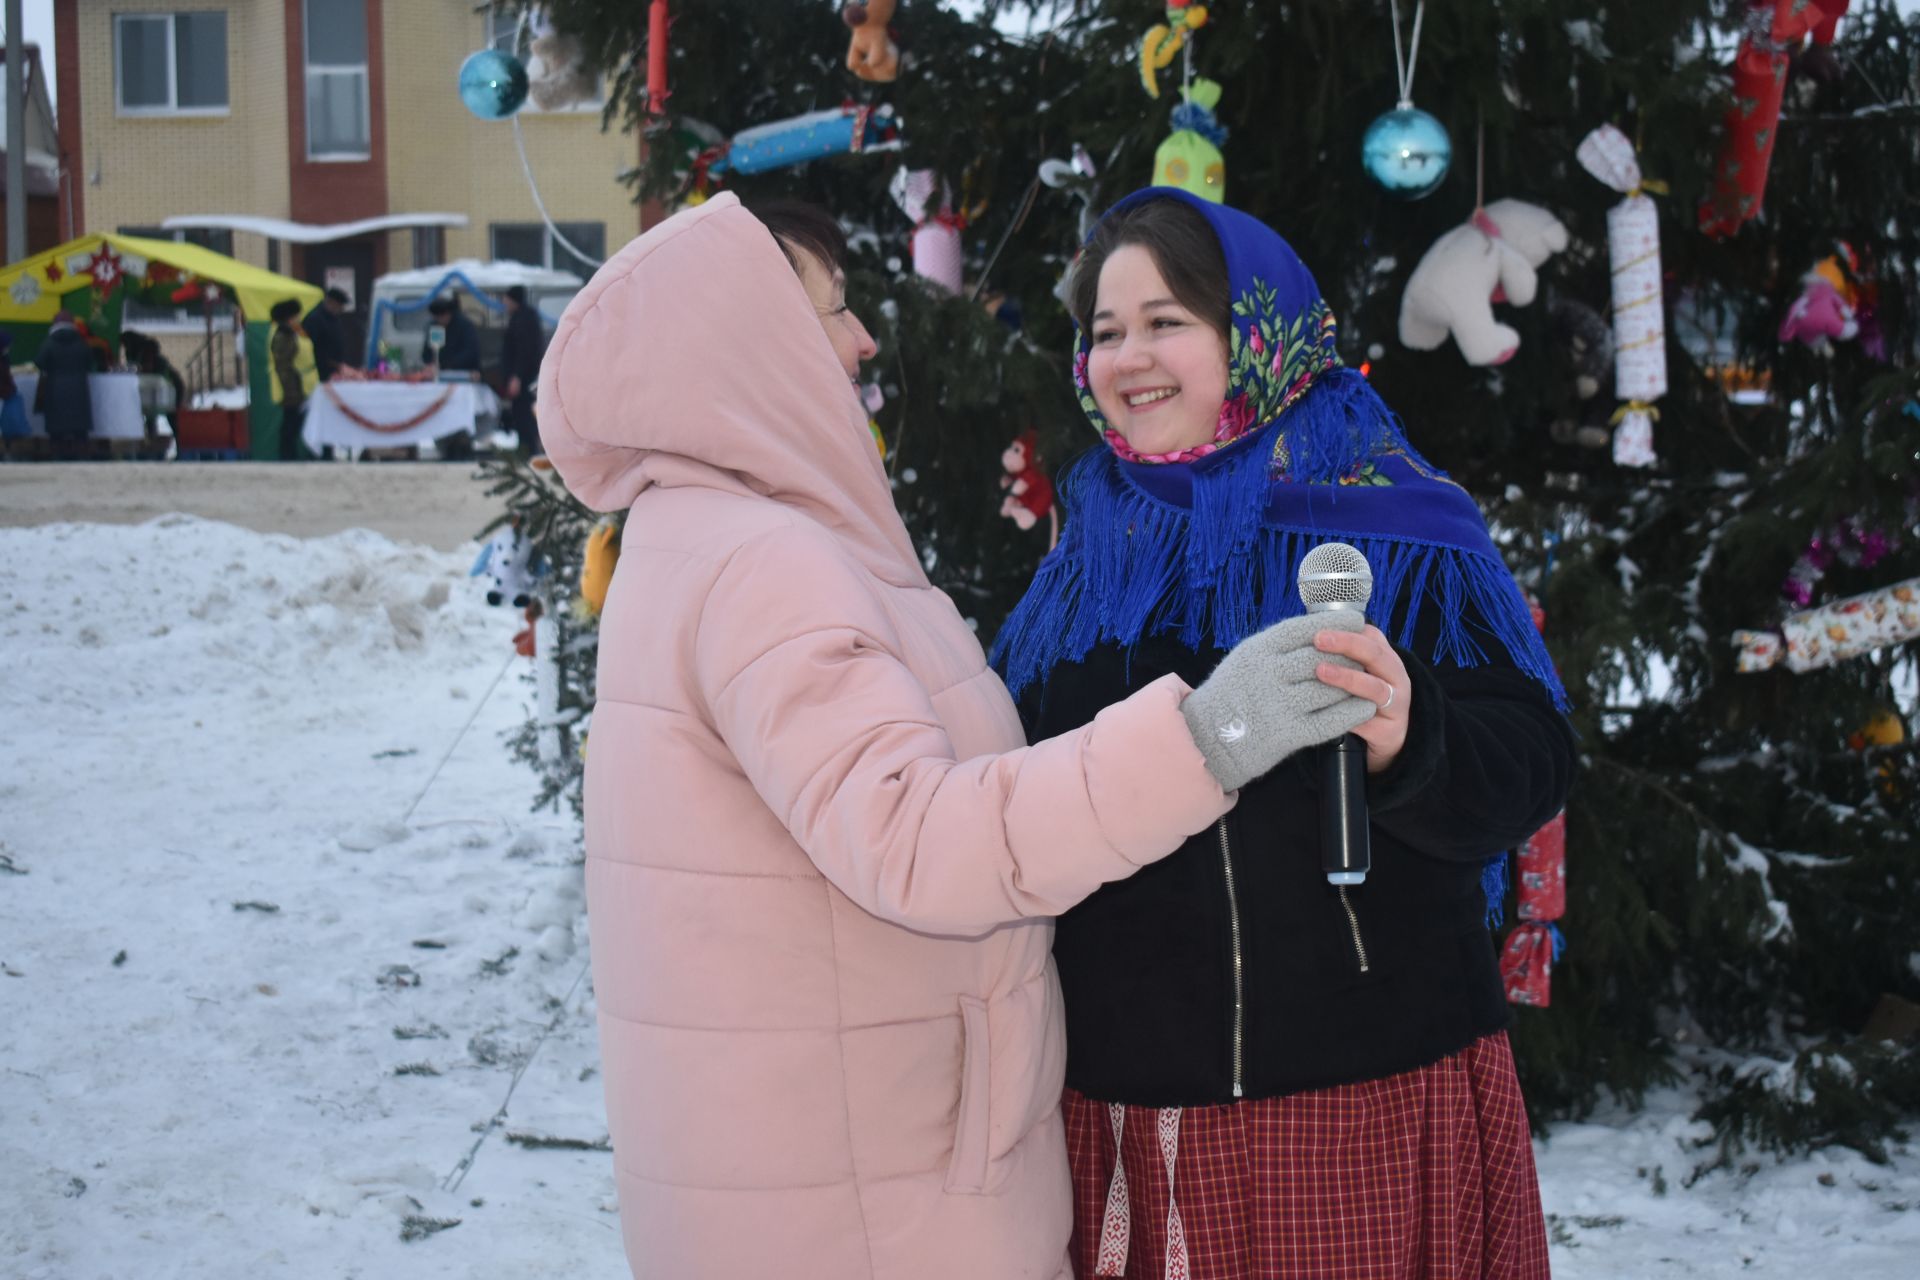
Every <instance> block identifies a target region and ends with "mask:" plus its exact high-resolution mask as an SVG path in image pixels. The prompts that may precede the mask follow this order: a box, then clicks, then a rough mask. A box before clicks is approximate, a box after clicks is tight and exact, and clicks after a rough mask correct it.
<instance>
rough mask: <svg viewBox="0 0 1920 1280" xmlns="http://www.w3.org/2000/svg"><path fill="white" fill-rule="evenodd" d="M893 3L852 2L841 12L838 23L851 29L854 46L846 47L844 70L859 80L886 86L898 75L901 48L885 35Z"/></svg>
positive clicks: (876, 0)
mask: <svg viewBox="0 0 1920 1280" xmlns="http://www.w3.org/2000/svg"><path fill="white" fill-rule="evenodd" d="M893 8H894V0H866V2H865V3H864V4H863V3H860V0H852V3H849V4H848V5H847V6H846V7H845V8H843V9H842V10H840V17H841V19H842V20H843V21H844V22H845V23H846V24H847V25H848V26H849V27H851V28H853V43H852V44H850V45H849V46H847V70H849V71H851V72H853V74H855V75H857V76H859V77H860V78H861V79H862V80H870V81H872V82H874V83H876V84H885V83H886V82H888V81H890V80H893V79H895V78H896V77H898V76H899V74H900V46H898V45H896V44H895V43H894V42H893V38H892V37H891V36H890V35H888V34H887V24H888V23H889V22H892V21H893Z"/></svg>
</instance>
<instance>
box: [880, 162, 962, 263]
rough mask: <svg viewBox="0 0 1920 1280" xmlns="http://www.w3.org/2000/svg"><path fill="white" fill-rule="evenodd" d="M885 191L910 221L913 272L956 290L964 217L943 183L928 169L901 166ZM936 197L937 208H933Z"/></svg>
mask: <svg viewBox="0 0 1920 1280" xmlns="http://www.w3.org/2000/svg"><path fill="white" fill-rule="evenodd" d="M887 193H888V194H889V195H891V196H892V197H893V202H894V203H895V204H897V205H899V206H900V212H902V213H904V214H906V215H907V218H908V219H909V220H910V221H911V222H912V223H913V240H912V241H911V248H912V252H913V272H914V274H915V275H917V276H920V277H922V278H923V279H926V280H931V281H932V282H933V283H934V284H937V285H939V286H940V287H941V288H942V289H945V290H946V291H947V292H948V293H959V292H960V289H961V286H962V283H963V281H962V276H963V274H964V256H965V255H964V252H963V250H962V246H961V243H960V231H961V228H963V227H964V226H966V219H965V218H964V217H963V216H961V215H960V214H957V213H955V212H953V210H952V208H951V207H950V206H949V202H948V199H947V191H946V185H945V184H944V183H942V182H941V181H940V179H939V178H938V177H937V176H935V174H934V172H933V170H931V169H906V168H903V169H901V170H900V171H899V172H898V173H896V174H894V175H893V181H892V182H889V183H888V184H887ZM936 199H938V201H939V208H938V209H937V210H935V209H934V207H933V205H934V201H935V200H936Z"/></svg>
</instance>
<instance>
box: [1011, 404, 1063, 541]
mask: <svg viewBox="0 0 1920 1280" xmlns="http://www.w3.org/2000/svg"><path fill="white" fill-rule="evenodd" d="M1039 451H1040V436H1039V433H1038V432H1036V431H1034V430H1033V429H1032V428H1031V427H1029V428H1028V429H1027V430H1025V431H1022V432H1021V433H1020V435H1019V436H1018V438H1016V439H1015V440H1014V442H1013V443H1012V444H1010V445H1008V446H1007V450H1006V452H1005V453H1003V454H1001V455H1000V465H1001V466H1003V467H1005V468H1006V470H1007V474H1005V475H1003V476H1001V477H1000V487H1001V488H1002V489H1005V490H1006V491H1007V496H1006V497H1005V498H1004V499H1003V500H1002V501H1001V503H1000V514H1001V515H1003V516H1005V517H1007V519H1009V520H1011V521H1013V522H1014V523H1015V524H1016V525H1019V526H1020V527H1021V528H1022V529H1031V528H1033V526H1034V525H1036V524H1038V523H1039V522H1040V521H1041V520H1042V519H1049V520H1051V519H1053V518H1054V511H1053V481H1051V480H1049V479H1048V478H1047V473H1046V472H1044V471H1042V470H1041V469H1040V452H1039Z"/></svg>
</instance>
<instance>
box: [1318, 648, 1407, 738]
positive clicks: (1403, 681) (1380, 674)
mask: <svg viewBox="0 0 1920 1280" xmlns="http://www.w3.org/2000/svg"><path fill="white" fill-rule="evenodd" d="M1313 643H1314V647H1315V648H1316V649H1318V650H1320V652H1322V653H1337V654H1339V655H1340V656H1341V657H1343V658H1350V659H1352V660H1353V661H1355V662H1357V663H1359V664H1360V666H1361V668H1362V669H1361V670H1359V671H1353V670H1350V669H1348V668H1346V667H1342V666H1337V665H1335V664H1334V663H1331V662H1323V663H1321V664H1320V666H1319V669H1318V671H1317V672H1316V673H1315V674H1317V675H1318V676H1319V677H1320V679H1321V681H1322V682H1323V683H1325V684H1330V685H1332V686H1333V687H1334V688H1336V689H1341V690H1344V691H1345V692H1347V693H1351V694H1354V695H1356V696H1358V697H1362V698H1366V699H1367V700H1368V701H1370V702H1372V703H1373V704H1374V705H1376V706H1377V707H1379V708H1380V709H1379V711H1377V712H1375V713H1374V715H1373V718H1372V719H1370V720H1368V721H1367V722H1366V723H1365V724H1363V725H1361V726H1359V727H1358V728H1356V729H1354V730H1353V733H1354V735H1355V736H1356V737H1358V738H1359V739H1360V740H1361V741H1363V742H1365V743H1366V744H1367V772H1368V773H1379V772H1380V771H1381V770H1383V769H1385V768H1386V767H1387V766H1388V765H1390V764H1392V763H1393V762H1394V761H1395V760H1396V759H1398V758H1399V755H1400V749H1401V748H1402V747H1404V746H1406V745H1407V717H1408V716H1409V715H1410V714H1412V711H1413V705H1412V704H1413V681H1412V680H1411V679H1410V678H1409V677H1408V676H1407V665H1406V663H1404V662H1402V661H1400V655H1399V654H1398V653H1395V652H1394V649H1393V646H1392V645H1390V644H1388V643H1387V638H1386V636H1384V635H1382V634H1381V632H1380V628H1378V627H1371V626H1370V627H1368V628H1367V629H1366V630H1364V631H1354V632H1348V631H1322V632H1321V633H1320V634H1319V635H1318V636H1316V637H1315V638H1314V642H1313Z"/></svg>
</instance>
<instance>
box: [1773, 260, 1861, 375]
mask: <svg viewBox="0 0 1920 1280" xmlns="http://www.w3.org/2000/svg"><path fill="white" fill-rule="evenodd" d="M1838 248H1839V252H1838V253H1835V254H1831V255H1829V256H1827V257H1825V258H1822V259H1821V260H1820V261H1819V262H1818V263H1816V264H1815V265H1814V268H1813V270H1811V271H1809V272H1807V274H1806V275H1804V276H1802V277H1801V278H1800V284H1801V289H1800V296H1799V297H1798V298H1795V299H1794V300H1793V305H1792V306H1791V307H1789V308H1788V309H1787V318H1786V319H1784V320H1782V321H1781V322H1780V341H1782V342H1804V343H1806V344H1807V345H1808V346H1809V347H1812V348H1813V349H1814V351H1816V352H1818V353H1819V354H1820V355H1823V356H1829V355H1832V354H1833V341H1834V340H1836V339H1837V340H1839V341H1841V342H1845V341H1846V340H1847V339H1849V338H1853V337H1857V336H1858V335H1859V333H1860V289H1859V287H1858V285H1857V284H1856V283H1855V282H1856V281H1857V280H1858V279H1859V273H1860V261H1859V259H1858V258H1857V257H1855V256H1854V252H1853V247H1852V246H1851V245H1849V244H1848V243H1847V242H1846V241H1844V240H1842V241H1840V242H1839V245H1838Z"/></svg>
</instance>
